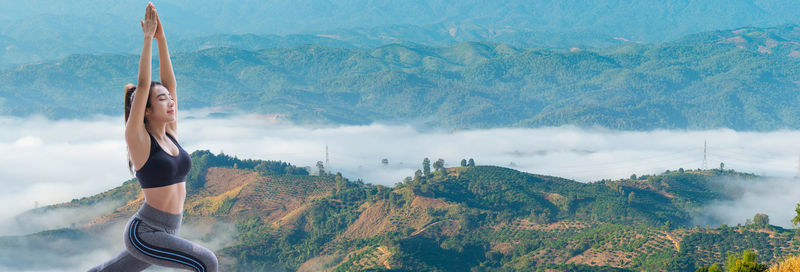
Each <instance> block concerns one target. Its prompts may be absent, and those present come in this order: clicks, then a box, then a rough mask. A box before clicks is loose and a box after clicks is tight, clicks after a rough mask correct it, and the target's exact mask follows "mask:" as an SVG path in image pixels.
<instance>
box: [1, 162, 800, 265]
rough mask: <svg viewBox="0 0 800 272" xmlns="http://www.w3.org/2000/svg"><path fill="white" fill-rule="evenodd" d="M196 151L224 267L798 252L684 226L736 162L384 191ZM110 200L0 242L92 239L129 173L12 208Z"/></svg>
mask: <svg viewBox="0 0 800 272" xmlns="http://www.w3.org/2000/svg"><path fill="white" fill-rule="evenodd" d="M192 161H193V164H194V165H193V167H192V171H193V172H192V173H190V175H189V177H188V179H187V183H188V184H187V188H188V189H189V192H188V197H187V201H186V205H185V217H184V224H185V225H188V226H192V227H193V228H194V229H201V230H205V231H203V232H202V233H201V234H200V237H201V238H200V239H201V240H203V239H212V238H213V237H217V236H220V235H224V234H222V232H224V230H221V229H220V228H219V227H220V226H221V225H225V224H233V225H234V226H235V228H234V229H235V239H233V240H232V241H229V242H227V243H226V244H224V245H222V248H221V249H218V250H217V251H216V253H217V255H218V256H219V257H220V260H221V264H222V266H223V268H224V269H225V271H295V270H298V271H319V270H326V271H520V270H530V269H535V270H541V271H545V269H548V268H550V269H557V270H581V271H641V270H647V271H694V270H695V269H697V268H701V267H705V266H708V265H711V264H714V263H720V264H724V263H725V261H726V257H727V256H728V255H729V254H731V253H738V252H742V251H743V250H745V249H749V250H753V251H754V252H756V254H758V256H759V262H762V263H766V264H771V263H776V262H778V261H779V260H780V259H781V258H783V257H787V256H792V255H796V254H798V253H800V243H798V241H800V239H797V238H796V237H797V236H796V233H795V232H794V231H792V230H786V229H783V228H780V227H776V226H771V225H768V221H764V220H763V219H759V220H754V221H753V222H754V223H752V224H747V225H737V226H725V225H722V226H721V227H719V228H709V227H705V228H700V227H696V226H692V225H691V219H692V218H693V217H694V216H696V215H697V214H698V213H699V212H700V211H701V210H702V207H703V205H705V204H707V203H709V202H711V201H717V200H727V199H731V198H732V197H735V194H736V192H727V191H725V190H722V188H721V186H722V183H723V182H725V180H730V179H747V180H749V181H750V182H753V183H757V182H760V181H761V178H760V177H758V176H755V175H752V174H744V173H738V172H735V171H732V170H726V171H722V170H707V171H697V170H695V171H683V170H682V169H681V170H679V171H669V172H666V173H663V174H659V175H652V176H649V175H646V176H641V177H636V178H632V179H621V180H602V181H597V182H592V183H580V182H576V181H572V180H567V179H562V178H558V177H551V176H542V175H536V174H529V173H523V172H519V171H516V170H512V169H508V168H503V167H497V166H462V167H454V168H440V167H434V168H435V169H434V171H432V172H431V173H429V174H425V173H422V172H420V173H421V174H417V175H415V177H414V178H407V179H406V180H405V181H404V182H401V183H398V184H397V185H396V186H395V187H394V188H389V187H384V186H380V185H370V184H363V183H361V182H360V181H356V182H352V181H349V180H347V179H345V178H344V177H342V176H341V175H339V174H335V175H334V174H326V175H322V176H309V175H308V173H307V172H306V170H305V169H303V168H297V167H294V166H292V165H290V164H286V163H283V162H279V161H259V160H241V159H238V158H235V157H229V156H227V155H223V154H220V155H214V154H211V153H210V152H208V151H195V152H193V153H192ZM109 199H118V200H124V202H123V203H120V204H119V205H118V206H116V207H114V208H113V210H110V211H108V213H107V214H105V215H103V216H100V217H97V218H94V219H93V220H91V222H88V223H83V224H81V225H79V226H76V227H74V228H71V229H62V230H55V231H46V232H42V233H37V234H33V235H27V236H20V237H0V252H8V254H10V255H5V254H4V255H3V256H10V257H9V258H12V259H13V258H17V257H14V256H18V255H19V256H22V255H24V254H25V252H29V251H30V250H36V251H37V252H46V253H47V254H51V255H52V256H68V255H69V254H75V253H74V252H72V253H70V252H71V251H64V249H59V248H61V247H60V246H59V245H61V244H63V243H64V242H67V241H69V242H70V243H76V244H87V245H89V244H92V243H95V244H97V241H101V239H91V237H92V236H93V235H97V233H100V232H98V231H97V230H101V229H104V228H107V227H108V226H111V225H113V224H115V223H119V222H123V223H124V221H125V220H127V218H129V217H130V215H131V214H132V213H133V212H135V211H136V209H138V207H139V206H141V204H142V200H143V199H142V195H141V192H140V189H138V186H136V183H135V180H131V181H127V182H125V183H124V184H123V185H122V186H120V187H118V188H114V189H111V190H109V191H107V192H104V193H101V194H98V195H95V196H91V197H86V198H81V199H75V200H73V201H71V202H68V203H63V204H59V205H54V206H48V207H42V208H39V209H37V210H32V211H29V212H28V213H25V214H23V215H21V216H20V218H25V217H35V216H36V214H37V213H42V212H44V211H50V210H57V209H59V208H65V207H70V208H75V207H88V206H90V205H92V204H93V203H98V202H102V201H105V200H109ZM788 208H791V207H788ZM767 220H768V219H767ZM43 237H53V239H43ZM85 240H95V242H88V241H85ZM96 246H97V245H95V247H96ZM20 258H21V257H20ZM9 260H11V259H9ZM46 264H47V263H46V262H45V263H39V264H37V265H36V267H35V268H36V269H46V268H47V266H46ZM69 264H70V263H69V262H67V261H64V262H62V263H60V264H59V265H62V266H63V265H69ZM54 265H55V264H54ZM16 268H17V269H34V267H33V266H30V267H27V266H24V265H22V266H20V267H16Z"/></svg>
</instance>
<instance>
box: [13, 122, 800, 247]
mask: <svg viewBox="0 0 800 272" xmlns="http://www.w3.org/2000/svg"><path fill="white" fill-rule="evenodd" d="M209 112H210V111H208V110H196V111H187V110H184V111H182V112H181V116H179V122H180V124H179V132H178V138H179V139H178V140H179V143H180V144H181V145H182V146H183V148H184V149H186V150H187V151H188V152H189V153H191V152H192V151H194V150H198V149H203V150H210V151H211V152H212V153H214V154H219V153H225V154H228V155H230V156H236V157H238V158H240V159H247V158H250V159H261V160H281V161H286V162H289V163H292V164H295V165H299V166H312V167H313V166H314V165H315V164H316V162H317V161H323V162H324V161H326V147H327V156H328V161H329V164H328V165H327V167H328V168H329V169H330V170H331V171H333V172H341V173H342V174H343V175H344V176H345V177H347V178H349V179H351V180H356V179H361V180H363V181H364V182H367V183H372V184H383V185H387V186H393V185H394V184H395V183H397V182H400V181H402V180H403V178H404V177H406V176H412V175H413V173H414V171H415V170H417V169H421V168H422V167H421V165H422V160H423V158H425V157H428V158H430V159H431V161H432V162H433V161H435V160H437V159H439V158H442V159H444V161H445V166H457V165H459V164H460V161H461V159H469V158H474V160H475V162H476V164H478V165H498V166H504V167H510V168H514V169H518V170H520V171H524V172H529V173H536V174H545V175H553V176H559V177H564V178H569V179H574V180H577V181H580V182H593V181H597V180H601V179H619V178H626V177H630V176H631V175H632V174H636V175H644V174H659V173H662V172H664V171H665V170H668V169H669V170H676V169H678V168H684V169H697V168H702V167H703V164H704V156H705V162H706V163H705V164H706V167H708V168H716V167H720V163H724V165H725V168H726V169H735V170H737V171H743V172H751V173H755V174H759V175H764V176H768V177H770V179H769V181H768V182H770V183H771V184H770V185H769V186H758V187H757V188H744V189H745V191H746V192H747V193H745V194H744V195H743V196H742V199H738V200H736V201H733V202H719V203H715V205H713V206H711V207H708V209H707V217H709V218H713V219H714V220H711V221H717V222H718V223H719V222H721V223H726V224H729V225H735V224H738V223H744V222H745V220H746V219H748V218H752V217H753V215H754V214H755V213H766V214H768V215H769V216H770V220H771V221H770V222H771V223H772V224H774V225H779V226H783V227H787V228H788V227H792V225H791V223H790V219H791V218H792V217H793V216H794V205H795V203H797V202H800V198H798V197H797V196H800V185H799V184H800V181H798V182H795V180H794V178H795V176H796V175H797V173H798V167H799V164H800V163H799V162H798V158H799V156H800V141H797V140H796V139H800V131H776V132H768V133H757V132H736V131H732V130H728V129H720V130H703V131H686V130H657V131H649V132H628V131H615V130H608V129H602V128H592V129H585V128H575V127H549V128H537V129H518V128H514V129H510V128H500V129H483V130H463V131H449V130H448V131H438V132H437V131H426V132H420V131H418V130H416V129H415V128H414V127H411V126H397V125H391V126H390V125H384V124H372V125H367V126H331V127H303V126H295V125H292V124H289V123H285V122H280V121H275V120H274V119H272V118H271V117H270V116H266V115H247V114H242V115H235V116H228V117H225V118H211V117H208V116H209V115H208V113H209ZM123 125H124V124H123V120H122V116H94V117H92V118H88V119H85V120H58V121H55V120H49V119H47V118H44V117H41V116H32V117H29V118H19V117H8V116H5V117H3V116H0V131H2V132H3V133H1V134H0V188H3V189H2V190H0V207H3V208H2V209H0V235H19V234H24V233H25V232H27V231H35V230H30V229H29V230H20V229H15V228H14V227H11V224H8V221H9V219H11V218H12V217H13V216H15V215H16V214H19V213H20V212H22V211H25V210H28V209H31V208H34V207H36V206H43V205H48V204H54V203H60V202H66V201H70V200H72V199H74V198H80V197H84V196H91V195H94V194H97V193H100V192H103V191H106V190H109V189H111V188H114V187H116V186H119V185H120V184H121V183H122V182H123V181H125V180H128V179H130V178H132V176H131V175H130V173H129V172H128V168H127V162H126V146H125V141H124V136H123V130H124V127H123ZM704 148H705V152H704ZM382 159H388V162H389V163H388V164H387V165H383V164H382V163H381V161H382ZM731 184H734V185H731V186H750V185H748V184H746V183H731ZM736 184H738V185H736ZM101 208H102V207H101ZM101 210H102V209H101ZM61 217H65V218H69V217H71V215H69V214H64V215H61ZM52 219H53V220H52V222H47V223H43V224H42V225H43V228H45V227H47V228H55V227H63V222H62V221H63V220H60V219H59V218H58V217H57V216H54V217H53V218H52ZM698 223H703V220H700V221H698Z"/></svg>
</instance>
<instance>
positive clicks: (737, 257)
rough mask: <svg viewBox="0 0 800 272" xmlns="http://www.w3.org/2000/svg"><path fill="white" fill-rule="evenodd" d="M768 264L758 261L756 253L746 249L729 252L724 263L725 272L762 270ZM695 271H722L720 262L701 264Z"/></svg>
mask: <svg viewBox="0 0 800 272" xmlns="http://www.w3.org/2000/svg"><path fill="white" fill-rule="evenodd" d="M767 268H768V266H767V265H765V264H761V263H758V255H757V254H756V253H755V252H753V251H752V250H749V249H746V250H744V251H742V252H741V253H732V252H729V255H728V260H727V262H726V263H725V270H724V271H725V272H763V271H767ZM695 272H723V270H722V267H721V265H720V264H718V263H715V264H711V265H709V266H703V267H700V268H698V269H697V270H695Z"/></svg>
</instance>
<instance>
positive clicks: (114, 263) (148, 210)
mask: <svg viewBox="0 0 800 272" xmlns="http://www.w3.org/2000/svg"><path fill="white" fill-rule="evenodd" d="M141 24H142V31H144V47H143V48H142V56H141V58H140V60H139V81H138V85H137V86H138V87H135V86H133V85H132V84H128V85H127V86H125V141H126V142H127V144H128V153H129V154H130V158H129V160H128V167H129V168H130V167H133V168H134V169H137V170H136V177H137V178H138V179H139V185H141V186H142V192H143V193H144V205H142V207H141V208H140V209H139V211H138V212H136V214H134V215H133V217H131V219H130V220H129V221H128V224H127V226H126V227H125V234H124V241H125V248H126V249H125V250H123V251H122V252H121V253H119V255H117V256H116V257H114V258H113V259H111V260H109V261H107V262H106V263H104V264H102V265H99V266H97V267H94V268H92V269H90V270H89V271H141V270H144V269H146V268H147V267H149V266H150V265H153V264H155V265H160V266H166V267H172V268H181V269H188V270H192V271H198V272H215V271H217V257H216V256H215V255H214V253H213V252H211V251H210V250H208V249H206V248H203V247H202V246H200V245H198V244H195V243H193V242H190V241H188V240H185V239H182V238H180V237H178V236H177V233H178V229H179V227H180V224H181V219H182V217H183V202H184V200H185V198H186V182H185V181H184V178H185V177H186V174H187V173H188V172H189V168H191V165H192V162H191V159H190V157H189V154H188V153H186V151H185V150H183V148H181V146H180V145H179V144H178V141H177V137H178V133H177V132H178V131H177V128H178V124H177V120H178V118H177V115H178V105H177V103H178V102H177V101H178V100H177V93H176V87H177V84H176V82H175V74H174V73H173V72H172V63H171V61H170V59H169V52H168V51H167V41H166V38H165V37H164V29H163V28H162V27H161V21H159V20H158V14H157V13H156V10H155V7H154V6H153V4H152V3H149V4H148V5H147V10H146V13H145V20H144V21H141ZM154 38H155V39H156V41H157V43H158V53H159V59H160V60H161V61H160V67H161V80H162V83H159V82H153V81H150V63H151V58H152V56H151V55H152V46H153V45H152V44H153V39H154Z"/></svg>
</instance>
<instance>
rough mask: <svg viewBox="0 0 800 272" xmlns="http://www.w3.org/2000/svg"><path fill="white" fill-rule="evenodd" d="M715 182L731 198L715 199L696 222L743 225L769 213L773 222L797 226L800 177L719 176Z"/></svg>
mask: <svg viewBox="0 0 800 272" xmlns="http://www.w3.org/2000/svg"><path fill="white" fill-rule="evenodd" d="M714 182H718V183H719V184H721V185H722V188H723V189H724V190H725V192H726V193H728V194H730V195H732V196H733V199H730V200H716V201H713V202H711V203H709V204H708V205H706V206H705V207H703V212H702V213H701V214H700V215H699V216H697V217H696V218H694V222H693V225H699V226H707V225H710V226H714V227H716V226H719V225H721V224H726V225H728V226H734V225H737V224H742V225H744V224H745V223H746V221H747V220H748V219H750V220H752V219H753V216H754V215H755V214H757V213H763V214H766V215H768V216H769V223H770V224H771V225H776V226H781V227H784V228H794V226H793V225H792V223H791V220H792V218H794V216H795V211H794V208H795V204H797V203H798V202H800V200H798V198H797V196H798V195H800V180H798V179H794V178H765V179H741V178H720V179H716V180H715V181H714Z"/></svg>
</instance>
